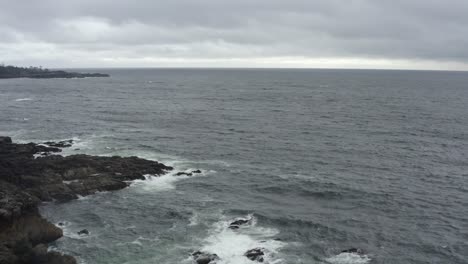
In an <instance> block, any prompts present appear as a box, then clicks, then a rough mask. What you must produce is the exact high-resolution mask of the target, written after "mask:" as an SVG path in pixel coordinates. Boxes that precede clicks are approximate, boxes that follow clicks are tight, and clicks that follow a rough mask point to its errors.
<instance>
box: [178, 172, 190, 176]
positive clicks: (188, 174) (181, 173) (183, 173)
mask: <svg viewBox="0 0 468 264" xmlns="http://www.w3.org/2000/svg"><path fill="white" fill-rule="evenodd" d="M183 175H185V176H189V177H190V176H192V173H190V172H178V173H176V175H175V176H183Z"/></svg>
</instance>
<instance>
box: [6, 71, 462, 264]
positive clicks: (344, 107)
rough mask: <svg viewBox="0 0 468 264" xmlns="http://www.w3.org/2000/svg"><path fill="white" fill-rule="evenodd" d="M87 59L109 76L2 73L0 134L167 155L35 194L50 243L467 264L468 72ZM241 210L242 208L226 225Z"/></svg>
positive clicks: (97, 252)
mask: <svg viewBox="0 0 468 264" xmlns="http://www.w3.org/2000/svg"><path fill="white" fill-rule="evenodd" d="M99 71H100V72H104V73H109V74H110V75H111V77H110V78H103V79H71V80H63V79H57V80H29V79H11V80H0V92H1V94H0V134H1V135H9V136H12V137H13V139H14V140H15V141H25V142H29V141H35V142H47V141H60V140H68V139H74V142H73V145H72V146H71V147H70V148H67V149H64V153H63V154H64V155H71V154H76V153H86V154H93V155H104V156H112V155H123V156H138V157H142V158H146V159H151V160H158V161H160V162H163V163H164V164H166V165H169V166H174V167H175V169H174V171H173V172H171V173H169V174H167V175H164V176H161V177H152V176H151V175H147V179H146V180H144V181H143V180H138V181H135V182H133V183H132V185H131V186H130V187H129V188H126V189H123V190H120V191H115V192H102V193H97V194H95V195H92V196H87V197H83V198H80V199H78V200H74V201H71V202H69V203H63V204H54V203H49V204H45V205H44V206H43V207H42V208H41V211H42V214H43V215H44V216H46V217H47V218H48V219H49V220H50V221H52V222H53V223H56V224H57V225H59V224H60V223H61V225H60V227H61V228H63V229H64V234H65V236H64V237H63V238H61V239H60V240H58V241H57V242H56V243H54V244H52V245H51V248H53V249H54V250H59V251H62V252H66V253H69V254H72V255H74V256H76V257H78V258H79V260H80V261H81V262H82V263H88V264H93V263H97V264H104V263H113V264H114V263H119V264H123V263H127V264H146V263H161V264H164V263H187V264H190V263H193V258H192V257H191V253H193V252H194V251H197V250H202V251H206V252H210V253H215V254H217V255H218V256H219V257H220V260H219V261H218V262H217V263H218V264H241V263H254V262H252V261H250V260H249V259H247V258H246V257H245V256H244V253H245V252H246V251H247V250H250V249H254V248H264V249H265V263H278V264H280V263H284V264H293V263H294V264H296V263H304V264H309V263H335V264H338V263H340V264H341V263H392V264H393V263H466V261H467V259H468V244H467V242H466V241H467V240H468V233H467V230H468V225H467V223H468V209H467V208H468V203H467V201H468V186H467V184H466V178H467V175H468V174H467V171H468V163H467V162H466V161H467V155H468V135H467V132H466V131H468V108H467V107H466V102H468V88H467V87H468V86H467V85H468V74H466V73H457V72H417V71H355V70H207V69H206V70H201V69H200V70H182V69H179V70H175V69H174V70H168V69H167V70H164V69H138V70H124V69H121V70H108V71H105V70H99ZM25 99H28V100H25ZM198 169H200V170H201V173H200V174H193V175H192V176H187V175H181V176H176V175H175V174H176V173H177V172H187V173H188V172H191V171H195V170H198ZM239 218H246V219H248V218H252V221H251V223H249V224H246V225H242V226H240V227H239V228H238V229H231V228H229V224H230V223H231V222H233V221H234V220H236V219H239ZM84 229H86V230H88V231H89V234H87V235H79V234H78V232H79V231H81V230H84ZM350 248H359V249H362V250H363V252H364V253H363V254H353V253H346V252H343V253H342V251H343V250H347V249H350Z"/></svg>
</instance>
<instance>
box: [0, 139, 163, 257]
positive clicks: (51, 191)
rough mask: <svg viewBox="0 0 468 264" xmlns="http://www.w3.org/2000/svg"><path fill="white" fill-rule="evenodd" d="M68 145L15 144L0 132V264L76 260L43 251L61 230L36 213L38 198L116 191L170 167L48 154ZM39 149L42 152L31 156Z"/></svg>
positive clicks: (61, 199)
mask: <svg viewBox="0 0 468 264" xmlns="http://www.w3.org/2000/svg"><path fill="white" fill-rule="evenodd" d="M72 144H73V141H70V140H66V141H60V142H44V143H43V144H34V143H28V144H15V143H13V142H12V140H11V138H9V137H1V136H0V263H2V264H19V263H66V264H68V263H70V264H72V263H76V261H75V259H74V258H73V257H70V256H66V255H62V254H60V253H57V252H47V250H46V249H47V247H46V246H45V245H46V244H47V243H50V242H52V241H55V240H57V239H58V238H60V237H61V236H62V230H61V229H60V228H59V227H56V226H55V225H53V224H51V223H49V222H48V221H47V220H45V219H43V218H42V217H41V216H40V215H39V212H38V208H37V206H38V205H39V204H40V203H41V202H42V201H56V202H66V201H69V200H72V199H76V198H77V197H78V195H80V196H86V195H90V194H94V193H95V192H97V191H112V190H118V189H122V188H125V187H127V186H128V185H129V184H130V183H129V181H131V180H135V179H145V177H144V175H145V174H151V175H162V174H164V173H166V172H167V171H170V170H172V168H171V167H168V166H165V165H164V164H161V163H158V162H155V161H149V160H145V159H141V158H138V157H118V156H115V157H97V156H89V155H72V156H67V157H63V156H60V155H50V154H51V153H55V154H58V153H60V152H61V151H62V150H61V148H64V147H70V146H72ZM38 153H45V154H46V155H44V156H43V157H38V158H35V157H34V156H35V155H37V154H38ZM82 231H83V230H82ZM86 231H87V230H86ZM80 232H81V231H80ZM83 234H84V235H86V233H83ZM88 234H89V231H88ZM44 247H45V250H44Z"/></svg>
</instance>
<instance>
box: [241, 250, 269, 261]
mask: <svg viewBox="0 0 468 264" xmlns="http://www.w3.org/2000/svg"><path fill="white" fill-rule="evenodd" d="M264 255H265V252H263V248H254V249H251V250H248V251H247V252H245V253H244V256H246V257H247V258H248V259H250V260H252V261H257V262H263V261H264V259H263V256H264Z"/></svg>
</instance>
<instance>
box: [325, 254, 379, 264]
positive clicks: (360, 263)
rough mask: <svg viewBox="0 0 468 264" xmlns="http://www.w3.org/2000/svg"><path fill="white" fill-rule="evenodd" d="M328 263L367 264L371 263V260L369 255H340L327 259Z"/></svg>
mask: <svg viewBox="0 0 468 264" xmlns="http://www.w3.org/2000/svg"><path fill="white" fill-rule="evenodd" d="M326 261H327V262H328V263H332V264H365V263H368V262H369V261H371V259H370V258H369V257H368V256H367V255H359V254H356V253H340V254H338V255H336V256H333V257H330V258H327V259H326Z"/></svg>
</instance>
